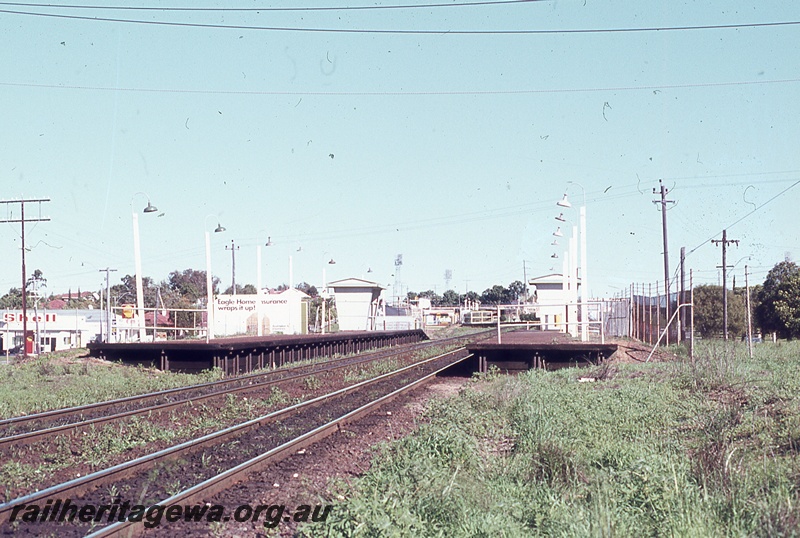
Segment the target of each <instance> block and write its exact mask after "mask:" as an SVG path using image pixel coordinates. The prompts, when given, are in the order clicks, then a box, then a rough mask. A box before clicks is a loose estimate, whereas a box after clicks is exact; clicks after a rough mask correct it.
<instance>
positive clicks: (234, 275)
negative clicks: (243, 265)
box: [225, 239, 239, 295]
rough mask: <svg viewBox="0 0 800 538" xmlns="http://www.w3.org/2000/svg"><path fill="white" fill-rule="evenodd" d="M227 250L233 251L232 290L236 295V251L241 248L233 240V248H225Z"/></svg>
mask: <svg viewBox="0 0 800 538" xmlns="http://www.w3.org/2000/svg"><path fill="white" fill-rule="evenodd" d="M225 250H230V251H231V289H232V290H233V294H234V295H236V251H237V250H239V247H237V246H236V244H235V243H234V242H233V239H231V246H230V247H225Z"/></svg>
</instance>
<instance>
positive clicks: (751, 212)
mask: <svg viewBox="0 0 800 538" xmlns="http://www.w3.org/2000/svg"><path fill="white" fill-rule="evenodd" d="M797 185H800V181H795V182H794V183H792V184H791V185H789V186H788V187H786V188H785V189H783V190H782V191H781V192H779V193H778V194H776V195H775V196H773V197H772V198H770V199H769V200H767V201H766V202H764V203H763V204H761V205H760V206H758V207H756V208H755V209H753V210H752V211H750V212H749V213H746V214H745V215H744V216H742V217H741V218H740V219H738V220H736V221H734V222H733V223H732V224H729V225H728V226H727V227H728V228H733V227H734V226H736V225H737V224H739V223H740V222H742V221H743V220H744V219H746V218H747V217H749V216H750V215H752V214H753V213H755V212H756V211H758V210H760V209H761V208H763V207H764V206H765V205H767V204H769V203H770V202H772V201H774V200H776V199H778V198H780V197H781V196H783V195H784V194H786V193H787V192H789V191H790V190H792V189H793V188H795V187H796V186H797ZM716 236H717V234H714V235H712V236H711V237H709V238H708V239H706V240H705V241H703V242H702V243H700V244H699V245H697V246H696V247H694V248H693V249H692V250H690V251H689V252H688V253H687V254H686V255H687V256H688V255H689V254H692V253H693V252H694V251H696V250H697V249H699V248H700V247H702V246H703V245H705V244H706V243H708V242H709V241H711V240H712V239H714V238H715V237H716Z"/></svg>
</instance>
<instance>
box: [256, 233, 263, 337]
mask: <svg viewBox="0 0 800 538" xmlns="http://www.w3.org/2000/svg"><path fill="white" fill-rule="evenodd" d="M256 240H258V239H257V238H256ZM256 263H257V264H258V270H257V271H256V281H257V282H256V285H257V286H258V287H257V288H256V303H257V304H256V312H257V316H256V317H257V322H258V328H257V329H256V334H257V335H258V336H262V334H263V330H262V329H261V320H262V312H263V310H262V308H261V243H259V244H258V250H257V251H256Z"/></svg>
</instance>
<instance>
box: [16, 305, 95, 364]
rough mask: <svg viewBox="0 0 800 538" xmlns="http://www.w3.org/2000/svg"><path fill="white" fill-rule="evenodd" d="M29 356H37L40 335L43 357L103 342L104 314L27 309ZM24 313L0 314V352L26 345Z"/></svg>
mask: <svg viewBox="0 0 800 538" xmlns="http://www.w3.org/2000/svg"><path fill="white" fill-rule="evenodd" d="M27 314H28V323H27V329H28V337H29V338H28V342H29V344H28V352H29V353H34V352H35V349H34V346H33V342H34V341H35V339H36V334H37V332H38V334H39V345H40V346H41V347H40V350H41V352H42V353H46V352H50V351H61V350H64V349H72V348H77V347H86V344H88V343H89V342H93V341H95V340H97V339H98V338H100V336H101V334H102V331H103V322H104V321H105V313H104V312H102V311H100V310H91V309H88V310H43V309H39V310H38V312H36V311H35V310H33V309H28V311H27ZM23 320H24V318H23V315H22V310H3V311H0V351H3V352H5V351H7V350H10V349H12V348H14V347H15V346H19V345H22V343H23V342H25V340H26V339H25V337H24V335H23Z"/></svg>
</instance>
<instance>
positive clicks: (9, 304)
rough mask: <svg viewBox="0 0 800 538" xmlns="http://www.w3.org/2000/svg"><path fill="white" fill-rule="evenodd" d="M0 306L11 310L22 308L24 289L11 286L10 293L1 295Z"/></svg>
mask: <svg viewBox="0 0 800 538" xmlns="http://www.w3.org/2000/svg"><path fill="white" fill-rule="evenodd" d="M0 308H2V309H4V310H5V309H9V310H19V309H20V308H22V290H21V289H19V288H11V289H10V290H8V293H6V294H5V295H3V296H2V297H0Z"/></svg>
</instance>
